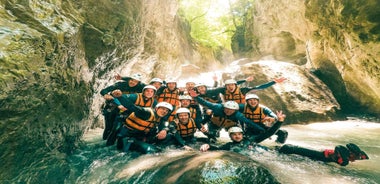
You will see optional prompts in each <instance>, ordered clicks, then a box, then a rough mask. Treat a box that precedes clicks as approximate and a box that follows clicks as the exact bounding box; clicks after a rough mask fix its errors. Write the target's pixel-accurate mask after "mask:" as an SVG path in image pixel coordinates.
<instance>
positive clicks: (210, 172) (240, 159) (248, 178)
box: [114, 151, 279, 184]
mask: <svg viewBox="0 0 380 184" xmlns="http://www.w3.org/2000/svg"><path fill="white" fill-rule="evenodd" d="M160 157H161V158H158V157H157V156H153V157H152V156H143V158H138V159H136V160H134V161H132V162H130V163H129V164H128V165H126V166H125V168H123V169H122V170H121V171H120V172H119V173H117V174H116V177H115V179H114V181H125V180H127V181H133V182H135V183H257V184H259V183H279V182H278V180H277V179H276V178H275V177H274V176H273V175H272V174H271V173H270V171H268V170H267V169H266V168H265V167H264V166H262V165H260V164H259V163H256V162H255V161H254V160H252V159H251V158H249V157H247V156H244V155H241V154H238V153H234V152H221V151H218V152H209V153H199V152H198V153H196V152H191V153H185V154H183V155H176V154H173V155H167V156H165V155H160ZM165 157H166V158H165Z"/></svg>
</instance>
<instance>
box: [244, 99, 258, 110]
mask: <svg viewBox="0 0 380 184" xmlns="http://www.w3.org/2000/svg"><path fill="white" fill-rule="evenodd" d="M246 102H247V104H248V105H249V106H250V107H252V108H255V107H256V106H258V105H259V100H257V99H255V98H251V99H248V100H247V101H246Z"/></svg>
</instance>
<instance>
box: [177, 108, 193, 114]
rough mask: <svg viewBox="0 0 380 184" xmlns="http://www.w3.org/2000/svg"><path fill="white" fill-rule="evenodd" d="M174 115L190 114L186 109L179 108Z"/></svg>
mask: <svg viewBox="0 0 380 184" xmlns="http://www.w3.org/2000/svg"><path fill="white" fill-rule="evenodd" d="M175 113H176V114H177V115H178V114H180V113H188V114H190V110H189V109H188V108H183V107H181V108H179V109H177V111H176V112H175Z"/></svg>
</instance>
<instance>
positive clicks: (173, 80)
mask: <svg viewBox="0 0 380 184" xmlns="http://www.w3.org/2000/svg"><path fill="white" fill-rule="evenodd" d="M165 82H166V83H171V82H173V83H177V81H176V80H175V79H174V78H173V77H169V78H167V79H166V80H165Z"/></svg>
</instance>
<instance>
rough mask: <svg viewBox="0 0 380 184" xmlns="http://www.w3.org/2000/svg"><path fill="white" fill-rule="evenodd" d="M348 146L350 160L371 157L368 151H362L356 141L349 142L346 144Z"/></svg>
mask: <svg viewBox="0 0 380 184" xmlns="http://www.w3.org/2000/svg"><path fill="white" fill-rule="evenodd" d="M346 147H347V148H348V150H349V151H350V157H349V159H350V161H352V162H353V161H355V160H368V159H369V157H368V155H367V153H365V152H364V151H362V150H361V149H360V148H359V146H358V145H356V144H354V143H348V144H347V145H346Z"/></svg>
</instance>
